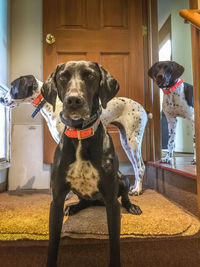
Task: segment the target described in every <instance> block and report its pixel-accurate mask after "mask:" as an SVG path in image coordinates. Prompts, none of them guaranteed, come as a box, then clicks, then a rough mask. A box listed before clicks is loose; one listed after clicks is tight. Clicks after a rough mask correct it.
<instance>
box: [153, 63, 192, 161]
mask: <svg viewBox="0 0 200 267" xmlns="http://www.w3.org/2000/svg"><path fill="white" fill-rule="evenodd" d="M183 72H184V68H183V67H182V66H181V65H179V64H178V63H176V62H174V61H160V62H156V63H155V64H154V65H153V66H152V67H151V68H150V69H149V71H148V75H149V76H150V77H151V78H152V79H153V80H154V81H155V82H156V84H157V86H158V87H159V88H160V89H162V90H163V93H164V94H163V104H162V109H163V112H164V114H165V116H166V118H167V122H168V130H169V141H168V153H167V155H166V157H165V158H162V159H161V162H163V163H171V160H172V156H173V151H174V140H175V135H176V126H177V117H182V118H185V119H188V120H190V121H191V123H192V127H193V147H194V158H193V161H192V163H193V164H195V163H196V149H195V132H194V105H193V86H192V85H190V84H188V83H185V82H184V80H183V79H179V77H180V76H181V75H182V74H183Z"/></svg>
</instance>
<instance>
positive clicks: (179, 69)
mask: <svg viewBox="0 0 200 267" xmlns="http://www.w3.org/2000/svg"><path fill="white" fill-rule="evenodd" d="M172 66H173V79H178V78H179V77H180V76H181V75H182V74H183V72H184V67H183V66H181V65H180V64H178V63H176V62H175V61H172Z"/></svg>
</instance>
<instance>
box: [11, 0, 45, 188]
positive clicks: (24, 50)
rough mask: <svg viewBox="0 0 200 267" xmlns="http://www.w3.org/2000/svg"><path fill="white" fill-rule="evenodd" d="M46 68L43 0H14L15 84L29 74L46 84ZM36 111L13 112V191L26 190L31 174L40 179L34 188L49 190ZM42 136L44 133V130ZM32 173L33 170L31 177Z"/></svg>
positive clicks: (29, 108) (25, 106)
mask: <svg viewBox="0 0 200 267" xmlns="http://www.w3.org/2000/svg"><path fill="white" fill-rule="evenodd" d="M42 64H43V59H42V0H13V1H12V3H11V74H10V76H11V81H12V80H14V79H16V78H18V77H19V76H22V75H28V74H32V75H34V76H35V77H36V78H37V79H39V80H42V75H43V74H42V68H43V66H42ZM33 110H34V108H33V107H32V105H31V104H23V105H20V106H19V107H16V108H14V109H13V110H12V123H13V127H12V149H11V151H12V160H11V168H10V171H9V189H14V188H15V186H16V187H17V186H18V185H19V186H20V187H21V186H22V185H24V186H22V188H25V185H26V184H29V181H30V180H31V179H32V177H31V173H32V175H33V174H34V172H35V176H34V177H35V178H34V179H35V182H36V180H37V181H38V179H39V180H40V184H39V185H38V184H36V183H34V184H33V188H37V189H38V188H49V181H50V166H49V165H45V164H42V157H43V151H42V147H43V145H42V142H43V138H42V124H43V120H42V117H41V115H40V113H39V114H37V116H36V117H35V118H34V119H32V118H31V114H32V112H33ZM29 125H30V126H29ZM33 125H35V126H33ZM38 127H39V129H41V134H40V135H35V139H34V140H33V139H31V138H30V134H29V130H30V131H33V129H38ZM16 129H18V131H17V130H16ZM19 129H20V130H19ZM23 129H26V131H25V130H23ZM23 131H24V132H23ZM19 132H20V133H19ZM26 132H27V133H28V134H26ZM38 132H39V133H40V130H38ZM30 133H31V132H30ZM21 138H24V140H23V143H22V147H21V148H20V147H19V146H17V145H18V144H19V142H20V141H22V140H21ZM16 140H18V141H16ZM14 141H15V142H14ZM23 146H25V147H23ZM26 146H27V148H26ZM31 147H35V148H37V157H35V154H34V153H33V152H35V151H36V149H34V151H33V150H31ZM16 162H18V164H16ZM16 166H17V167H16ZM37 166H39V167H37ZM17 168H20V171H19V173H20V176H19V177H15V173H16V172H18V171H17ZM29 170H31V172H30V174H29ZM12 173H14V177H15V178H14V180H15V183H14V182H12V181H13V180H12V179H11V178H12V177H11V176H12V175H11V174H12ZM16 180H17V181H16Z"/></svg>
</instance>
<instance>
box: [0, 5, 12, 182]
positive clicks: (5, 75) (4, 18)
mask: <svg viewBox="0 0 200 267" xmlns="http://www.w3.org/2000/svg"><path fill="white" fill-rule="evenodd" d="M9 22H10V0H7V1H6V0H1V1H0V60H1V64H0V82H1V83H3V84H5V85H7V86H8V84H9V74H10V73H9V68H10V66H9V63H10V58H9V55H10V24H9ZM4 112H5V110H4V108H3V107H0V118H1V123H2V125H1V126H2V127H5V125H4V123H3V117H4V116H5V113H4ZM1 130H2V132H1V133H2V134H0V138H1V141H3V143H4V140H2V139H4V138H5V135H4V133H3V129H1ZM0 145H1V146H2V145H3V144H2V142H1V143H0ZM1 149H2V147H1ZM2 152H3V153H2V156H3V155H4V154H5V153H4V152H5V151H2ZM6 176H7V170H6V169H4V170H0V184H1V183H3V182H5V181H6Z"/></svg>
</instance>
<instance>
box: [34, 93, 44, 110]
mask: <svg viewBox="0 0 200 267" xmlns="http://www.w3.org/2000/svg"><path fill="white" fill-rule="evenodd" d="M42 99H43V95H42V94H39V96H38V97H36V98H35V99H34V100H33V102H32V104H33V106H34V107H35V106H37V105H39V104H40V102H41V101H42Z"/></svg>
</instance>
